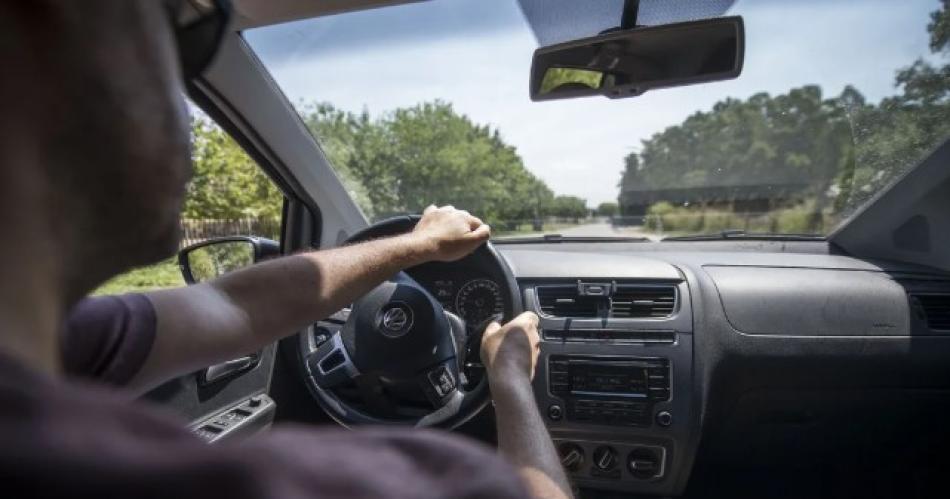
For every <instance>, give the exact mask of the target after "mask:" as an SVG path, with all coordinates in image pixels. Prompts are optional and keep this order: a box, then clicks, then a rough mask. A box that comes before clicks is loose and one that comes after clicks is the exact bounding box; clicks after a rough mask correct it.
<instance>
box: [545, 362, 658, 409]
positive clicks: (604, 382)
mask: <svg viewBox="0 0 950 499" xmlns="http://www.w3.org/2000/svg"><path fill="white" fill-rule="evenodd" d="M669 369H670V368H669V361H668V360H666V359H644V358H631V357H626V358H624V357H607V358H598V357H581V356H573V355H553V356H551V357H550V358H549V359H548V376H549V386H550V388H551V392H552V393H555V394H560V395H562V396H565V395H568V396H584V395H602V396H609V397H622V398H627V399H629V398H644V399H646V398H649V399H653V400H665V399H666V398H668V397H669V392H670V384H669V383H670V382H669V376H670V370H669Z"/></svg>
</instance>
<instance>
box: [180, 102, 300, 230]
mask: <svg viewBox="0 0 950 499" xmlns="http://www.w3.org/2000/svg"><path fill="white" fill-rule="evenodd" d="M191 134H192V155H191V158H192V164H193V167H194V174H193V177H192V180H191V182H190V183H189V184H188V188H187V197H186V198H185V206H184V210H183V216H184V217H185V218H215V219H239V218H251V217H254V218H256V217H274V218H276V217H279V216H280V212H281V209H282V203H283V195H282V194H281V192H280V190H278V189H277V187H276V186H275V185H274V182H272V181H271V180H270V179H269V178H268V177H267V176H266V175H265V174H264V172H263V171H261V169H260V167H258V166H257V165H256V164H255V163H254V161H253V160H251V158H250V157H249V156H248V155H247V153H245V152H244V150H243V149H241V147H240V146H239V145H238V144H237V143H236V142H234V140H233V139H231V137H230V136H229V135H228V134H227V133H226V132H225V131H224V130H222V129H220V128H219V127H218V126H216V125H214V124H213V123H212V122H210V121H208V120H207V119H205V118H193V119H192V121H191Z"/></svg>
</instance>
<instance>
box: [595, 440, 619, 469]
mask: <svg viewBox="0 0 950 499" xmlns="http://www.w3.org/2000/svg"><path fill="white" fill-rule="evenodd" d="M592 457H593V459H594V466H596V467H597V469H599V470H600V471H613V469H614V468H616V467H617V451H616V450H615V449H614V448H613V447H611V446H609V445H601V446H600V447H598V448H596V449H594V455H593V456H592Z"/></svg>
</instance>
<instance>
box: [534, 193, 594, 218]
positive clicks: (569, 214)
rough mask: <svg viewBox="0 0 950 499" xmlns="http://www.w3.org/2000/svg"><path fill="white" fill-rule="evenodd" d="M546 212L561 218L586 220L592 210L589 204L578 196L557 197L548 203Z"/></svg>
mask: <svg viewBox="0 0 950 499" xmlns="http://www.w3.org/2000/svg"><path fill="white" fill-rule="evenodd" d="M544 212H545V213H546V214H548V215H553V216H555V217H561V218H584V217H586V216H587V215H588V214H589V213H590V210H588V209H587V202H586V201H584V200H583V199H581V198H579V197H577V196H557V197H555V198H554V199H552V200H551V201H550V203H548V205H547V206H546V208H545V209H544Z"/></svg>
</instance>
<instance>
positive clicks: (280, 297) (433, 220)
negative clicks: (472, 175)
mask: <svg viewBox="0 0 950 499" xmlns="http://www.w3.org/2000/svg"><path fill="white" fill-rule="evenodd" d="M488 237H489V228H488V226H487V225H485V224H483V223H482V222H481V221H480V220H478V219H477V218H475V217H473V216H471V215H469V214H468V213H467V212H464V211H460V210H455V209H454V208H452V207H443V208H438V209H437V208H435V207H430V208H428V209H427V210H426V212H425V213H424V215H423V218H422V220H421V221H420V222H419V224H418V225H417V226H416V228H415V229H414V230H413V231H412V232H410V233H408V234H404V235H400V236H395V237H390V238H385V239H378V240H375V241H369V242H365V243H361V244H355V245H351V246H345V247H341V248H335V249H330V250H324V251H314V252H309V253H303V254H299V255H293V256H287V257H283V258H278V259H276V260H272V261H268V262H264V263H261V264H258V265H254V266H251V267H248V268H245V269H241V270H238V271H235V272H232V273H230V274H227V275H224V276H222V277H220V278H218V279H215V280H213V281H210V282H208V283H203V284H198V285H194V286H188V287H185V288H178V289H172V290H164V291H156V292H153V293H150V294H148V298H149V299H150V300H151V301H152V303H153V305H154V306H155V311H156V315H157V318H158V333H157V336H156V339H155V345H154V347H153V348H152V352H151V354H150V355H149V357H148V359H147V360H146V362H145V365H144V366H143V368H142V370H141V372H140V373H139V374H138V375H136V377H135V379H133V380H132V383H131V384H130V385H131V386H132V387H133V388H137V389H148V388H150V387H152V386H155V385H156V384H158V383H161V382H162V381H165V380H167V379H170V378H172V377H175V376H177V375H180V374H183V373H186V372H190V371H193V370H196V369H199V368H201V367H204V366H208V365H212V364H215V363H217V362H222V361H225V360H228V359H231V358H234V357H238V356H241V355H246V354H248V353H250V352H254V351H256V350H259V349H261V348H263V347H264V346H266V345H268V344H270V343H272V342H274V341H275V340H278V339H280V338H283V337H285V336H287V335H290V334H292V333H294V332H295V331H298V330H300V329H302V328H304V327H306V326H307V325H308V324H311V323H313V322H315V321H317V320H320V319H322V318H325V317H327V316H328V315H330V314H332V313H333V312H336V311H337V310H339V309H341V308H342V307H344V306H346V305H348V304H350V303H352V302H353V301H354V300H355V299H357V298H359V297H360V296H362V295H363V294H365V293H367V292H368V291H370V290H371V289H373V287H375V286H377V285H379V284H380V283H381V282H383V281H385V280H386V279H388V278H390V277H392V276H393V275H395V274H396V273H397V272H399V271H400V270H402V269H405V268H408V267H411V266H413V265H418V264H420V263H423V262H426V261H430V260H444V261H450V260H456V259H458V258H461V257H463V256H465V255H466V254H468V253H470V252H471V251H472V250H474V249H475V248H476V247H478V245H480V244H481V243H483V242H484V241H485V240H487V239H488Z"/></svg>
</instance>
